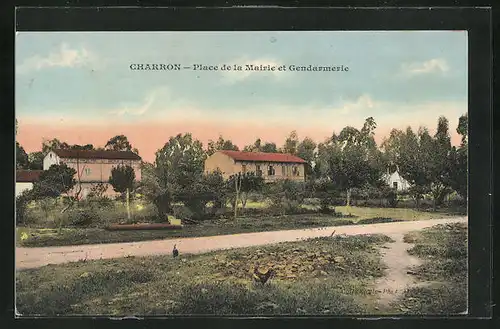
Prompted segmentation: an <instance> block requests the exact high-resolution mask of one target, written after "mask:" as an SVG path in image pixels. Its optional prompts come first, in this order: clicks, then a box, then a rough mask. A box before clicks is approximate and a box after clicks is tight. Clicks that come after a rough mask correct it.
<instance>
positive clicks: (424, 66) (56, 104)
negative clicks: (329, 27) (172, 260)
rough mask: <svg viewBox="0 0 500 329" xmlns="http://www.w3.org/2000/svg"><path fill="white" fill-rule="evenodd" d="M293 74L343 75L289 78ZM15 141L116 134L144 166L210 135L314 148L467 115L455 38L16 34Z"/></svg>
mask: <svg viewBox="0 0 500 329" xmlns="http://www.w3.org/2000/svg"><path fill="white" fill-rule="evenodd" d="M139 63H141V64H148V63H149V64H169V63H171V64H180V65H181V66H182V67H188V66H189V67H191V68H192V67H193V65H195V64H200V65H217V66H219V70H218V71H199V70H196V71H194V70H192V69H182V70H180V71H167V70H157V71H145V70H131V69H130V65H131V64H139ZM223 64H228V65H229V66H231V67H233V65H235V64H236V65H242V66H243V69H244V68H245V65H246V64H254V65H260V64H263V65H271V66H275V67H279V66H282V65H284V66H285V69H286V70H285V71H274V72H263V71H244V70H243V71H234V70H232V71H229V72H228V71H221V70H220V67H221V66H222V65H223ZM290 65H296V66H308V65H313V66H340V65H344V67H349V71H347V72H345V71H344V72H303V71H299V72H297V71H290ZM15 83H16V108H15V110H16V118H17V120H18V124H19V126H18V134H17V137H16V139H17V141H18V142H19V143H20V144H21V145H22V146H23V147H24V149H25V150H26V151H27V152H34V151H38V150H41V145H42V142H43V140H44V139H52V138H58V139H59V140H62V141H65V142H67V143H70V144H94V145H95V146H104V144H105V143H106V142H107V140H109V139H110V138H111V137H113V136H115V135H119V134H124V135H126V136H127V137H128V139H129V141H130V143H131V144H132V145H133V147H136V148H137V149H138V150H139V154H140V155H141V156H142V157H143V159H144V160H145V161H154V157H155V155H154V154H155V152H156V151H157V150H158V149H160V148H161V147H163V145H164V144H165V143H166V142H167V141H168V139H169V137H170V136H175V135H177V134H179V133H186V132H190V133H192V134H193V137H194V138H196V139H199V140H200V141H201V142H203V144H204V146H206V144H207V142H208V140H210V139H213V140H216V139H217V138H218V137H219V135H222V136H223V137H224V138H226V139H231V140H232V141H233V142H234V143H235V144H236V145H238V146H239V147H240V148H243V147H244V146H245V145H248V144H251V143H253V142H254V141H255V139H256V138H261V139H262V141H264V142H266V141H269V142H275V143H276V144H277V145H278V146H281V145H282V144H283V143H284V141H285V139H286V136H287V135H289V133H290V132H291V131H292V130H296V131H297V133H298V135H299V138H300V139H303V138H304V137H311V138H312V139H314V140H315V141H317V142H322V141H324V140H325V138H327V137H329V136H331V135H332V133H333V132H335V133H339V132H340V130H342V128H344V127H345V126H354V127H357V128H361V127H362V125H363V122H364V120H365V119H366V118H367V117H373V118H374V119H375V121H376V123H377V129H376V131H375V133H376V134H375V138H376V140H377V141H378V142H381V141H382V140H383V138H384V137H386V136H388V134H389V132H390V130H391V129H393V128H399V129H404V128H406V127H407V126H411V127H412V128H414V129H418V127H420V126H426V127H428V128H429V130H430V131H431V132H432V131H433V130H434V129H435V127H436V125H437V120H438V117H439V116H441V115H444V116H445V117H447V118H448V120H449V121H450V132H451V135H452V142H453V143H454V144H458V143H459V140H460V138H459V136H458V135H457V133H456V131H455V129H456V126H457V124H458V118H459V117H460V116H461V115H462V114H465V113H466V112H467V34H466V32H465V31H394V32H390V31H379V32H376V31H357V32H356V31H301V32H298V31H287V32H283V31H281V32H271V31H263V32H84V33H82V32H18V33H17V34H16V81H15Z"/></svg>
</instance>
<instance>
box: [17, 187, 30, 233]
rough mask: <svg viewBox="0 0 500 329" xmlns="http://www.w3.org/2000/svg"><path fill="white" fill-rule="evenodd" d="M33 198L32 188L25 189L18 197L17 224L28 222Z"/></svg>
mask: <svg viewBox="0 0 500 329" xmlns="http://www.w3.org/2000/svg"><path fill="white" fill-rule="evenodd" d="M32 200H33V197H32V193H31V191H30V190H24V191H23V192H22V193H21V194H19V195H18V196H17V197H16V225H24V224H27V222H28V218H29V217H28V211H27V210H28V204H29V203H30V202H31V201H32Z"/></svg>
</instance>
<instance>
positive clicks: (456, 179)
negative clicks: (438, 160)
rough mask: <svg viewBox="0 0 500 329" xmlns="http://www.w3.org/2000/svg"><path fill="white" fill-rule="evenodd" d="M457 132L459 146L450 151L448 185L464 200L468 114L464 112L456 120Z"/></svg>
mask: <svg viewBox="0 0 500 329" xmlns="http://www.w3.org/2000/svg"><path fill="white" fill-rule="evenodd" d="M457 132H458V133H459V134H460V135H461V136H462V142H461V144H460V146H459V147H458V148H457V147H453V148H452V150H451V152H450V161H449V165H450V168H449V173H450V185H451V187H452V188H453V190H455V191H456V192H457V193H458V194H459V195H460V196H461V197H462V198H463V199H464V200H467V173H468V170H467V166H468V160H467V158H468V157H467V154H468V144H467V135H468V116H467V114H464V115H462V116H461V117H460V119H459V120H458V127H457Z"/></svg>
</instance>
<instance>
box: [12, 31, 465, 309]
mask: <svg viewBox="0 0 500 329" xmlns="http://www.w3.org/2000/svg"><path fill="white" fill-rule="evenodd" d="M467 38H468V36H467V32H466V31H246V32H244V31H231V32H230V31H226V32H224V31H219V32H196V31H178V32H173V31H171V32H145V31H144V32H126V31H123V32H110V31H108V32H18V33H17V34H16V38H15V41H16V49H15V50H16V55H15V60H16V68H15V94H16V99H15V107H16V109H15V112H16V113H15V117H16V122H15V125H16V191H15V194H16V219H15V220H16V312H17V314H18V315H19V316H31V315H44V316H55V315H104V316H116V317H122V316H150V315H167V316H171V315H218V316H263V315H264V316H281V315H294V316H298V315H304V316H316V315H321V316H332V317H335V316H346V315H347V316H363V315H368V316H383V315H392V316H393V315H396V316H403V315H458V314H467V300H468V297H467V296H468V290H467V277H468V273H467V272H468V270H467V268H468V267H467V257H468V243H467V222H468V216H467V191H468V189H467V168H468V167H467V163H468V114H467V113H468V99H467V95H468V85H467V70H468V64H467V63H468V58H467V56H468V55H467V54H468V51H467V41H468V40H467Z"/></svg>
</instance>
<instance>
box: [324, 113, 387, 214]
mask: <svg viewBox="0 0 500 329" xmlns="http://www.w3.org/2000/svg"><path fill="white" fill-rule="evenodd" d="M375 128H376V125H375V124H374V120H373V118H367V119H366V122H365V125H364V126H363V129H361V130H358V129H356V128H354V127H345V128H344V129H342V131H341V132H340V134H339V136H338V137H337V136H336V135H335V134H333V135H332V138H331V139H330V140H329V141H327V143H322V144H321V145H320V147H319V151H318V164H319V168H320V170H321V173H322V175H325V176H326V177H328V178H329V180H330V181H331V182H332V183H333V184H334V185H335V186H337V187H338V188H339V189H341V190H343V191H345V192H346V199H347V200H346V201H347V202H346V203H347V204H348V205H349V204H350V195H351V190H352V189H353V188H361V187H364V186H366V185H372V186H380V185H382V184H383V182H382V181H383V180H382V177H383V174H384V172H385V170H384V169H385V166H386V164H385V162H384V157H383V155H382V152H381V151H380V150H379V149H378V147H377V145H376V143H375V141H374V139H373V130H374V129H375Z"/></svg>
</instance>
